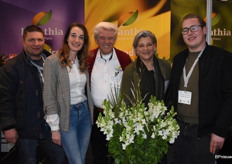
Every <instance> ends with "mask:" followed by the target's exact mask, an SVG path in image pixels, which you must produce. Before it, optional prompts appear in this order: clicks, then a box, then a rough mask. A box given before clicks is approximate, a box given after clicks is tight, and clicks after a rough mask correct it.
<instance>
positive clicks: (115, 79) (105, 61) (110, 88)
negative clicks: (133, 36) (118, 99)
mask: <svg viewBox="0 0 232 164" xmlns="http://www.w3.org/2000/svg"><path fill="white" fill-rule="evenodd" d="M112 53H113V54H112ZM112 53H110V54H108V55H102V57H101V55H100V50H98V52H97V56H96V59H95V62H94V66H93V70H92V74H91V95H92V98H93V103H94V105H95V106H96V107H98V108H102V103H103V101H104V99H107V100H110V98H111V97H112V96H111V95H112V93H113V94H115V91H116V93H117V94H118V93H119V91H120V85H121V80H122V74H123V71H122V68H121V65H120V63H119V61H118V58H117V56H116V52H115V50H114V49H113V52H112ZM111 55H112V57H111Z"/></svg>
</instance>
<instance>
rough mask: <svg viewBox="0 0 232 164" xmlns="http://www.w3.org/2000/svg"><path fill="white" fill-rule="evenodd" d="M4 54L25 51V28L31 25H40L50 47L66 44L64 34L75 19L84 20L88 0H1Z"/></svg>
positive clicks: (0, 33)
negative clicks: (23, 34)
mask: <svg viewBox="0 0 232 164" xmlns="http://www.w3.org/2000/svg"><path fill="white" fill-rule="evenodd" d="M0 11H1V14H0V20H1V22H2V23H1V26H0V36H1V41H0V54H4V55H9V54H18V53H19V52H21V51H22V49H23V45H22V33H23V29H24V28H25V27H26V26H28V25H31V24H35V25H38V26H40V27H41V28H42V29H43V30H44V32H45V37H46V43H47V45H46V47H45V48H47V49H48V50H58V49H60V48H61V46H62V42H63V35H64V33H65V31H66V28H67V27H68V25H69V24H70V23H72V22H80V23H84V0H69V1H63V0H50V1H48V0H40V1H31V0H20V1H16V0H1V1H0Z"/></svg>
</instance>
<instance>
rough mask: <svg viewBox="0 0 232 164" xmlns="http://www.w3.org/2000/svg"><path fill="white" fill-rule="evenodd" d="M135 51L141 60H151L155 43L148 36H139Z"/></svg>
mask: <svg viewBox="0 0 232 164" xmlns="http://www.w3.org/2000/svg"><path fill="white" fill-rule="evenodd" d="M135 51H136V52H137V53H136V54H137V55H138V56H139V57H140V59H141V60H142V61H151V60H153V56H154V52H155V51H156V44H155V43H153V42H152V39H151V38H150V37H141V38H140V39H139V41H138V46H137V47H136V49H135Z"/></svg>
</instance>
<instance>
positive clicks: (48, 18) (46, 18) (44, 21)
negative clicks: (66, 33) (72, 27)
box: [37, 10, 52, 26]
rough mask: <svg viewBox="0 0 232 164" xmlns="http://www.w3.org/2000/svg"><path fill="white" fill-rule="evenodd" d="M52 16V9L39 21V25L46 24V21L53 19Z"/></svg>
mask: <svg viewBox="0 0 232 164" xmlns="http://www.w3.org/2000/svg"><path fill="white" fill-rule="evenodd" d="M51 16H52V10H50V11H49V12H48V13H47V14H46V15H45V16H44V17H43V18H42V19H41V20H40V21H39V22H38V23H37V25H38V26H41V25H44V24H46V23H47V22H48V21H49V20H50V19H51Z"/></svg>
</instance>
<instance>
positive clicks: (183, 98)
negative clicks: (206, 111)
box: [178, 90, 192, 105]
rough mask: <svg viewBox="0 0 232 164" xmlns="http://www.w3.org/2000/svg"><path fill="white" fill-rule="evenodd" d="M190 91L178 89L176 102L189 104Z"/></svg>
mask: <svg viewBox="0 0 232 164" xmlns="http://www.w3.org/2000/svg"><path fill="white" fill-rule="evenodd" d="M191 100H192V92H189V91H181V90H180V91H178V103H181V104H187V105H191Z"/></svg>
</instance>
